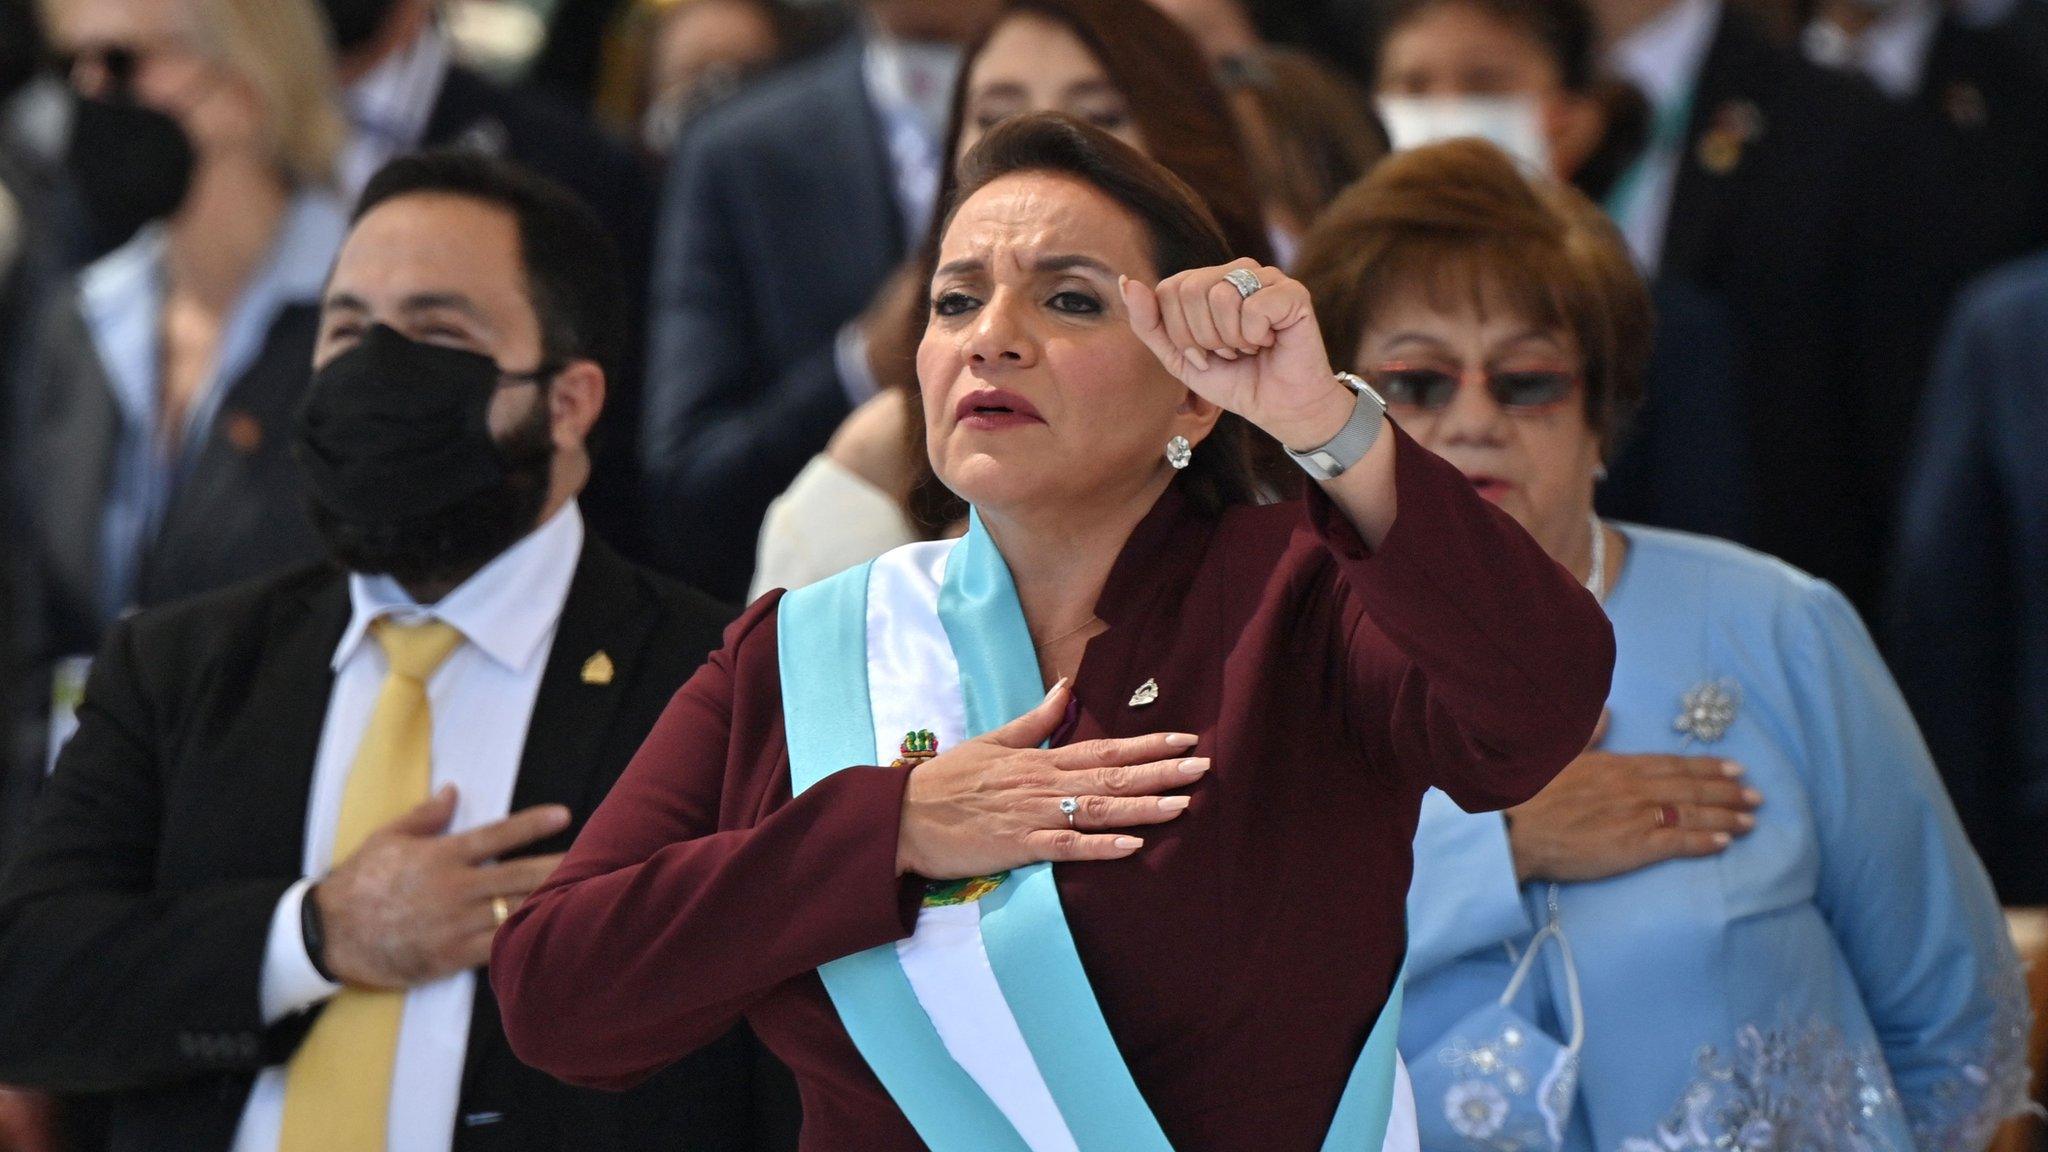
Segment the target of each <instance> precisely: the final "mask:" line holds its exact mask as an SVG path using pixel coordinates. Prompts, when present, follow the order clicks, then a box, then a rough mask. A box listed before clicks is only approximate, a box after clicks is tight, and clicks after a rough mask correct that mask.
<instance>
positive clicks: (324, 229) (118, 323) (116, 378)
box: [79, 190, 348, 441]
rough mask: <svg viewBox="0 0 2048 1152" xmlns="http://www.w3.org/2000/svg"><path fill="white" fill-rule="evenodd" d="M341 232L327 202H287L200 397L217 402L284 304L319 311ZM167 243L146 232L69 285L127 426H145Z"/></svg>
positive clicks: (336, 211)
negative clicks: (74, 288)
mask: <svg viewBox="0 0 2048 1152" xmlns="http://www.w3.org/2000/svg"><path fill="white" fill-rule="evenodd" d="M347 232H348V215H347V212H346V211H345V210H344V209H343V207H342V205H341V202H340V201H339V200H337V199H335V198H334V197H333V196H332V195H331V194H329V193H327V192H324V191H313V190H306V191H301V192H299V193H298V194H296V195H294V196H293V197H292V200H291V203H290V204H289V205H288V206H287V207H286V209H285V215H284V219H283V220H282V221H281V222H280V223H279V225H278V230H277V236H276V238H275V239H273V240H272V241H271V244H270V251H269V253H268V254H266V255H265V257H264V259H263V263H262V264H261V265H260V266H259V267H258V268H257V271H256V274H255V275H254V276H253V277H251V278H250V280H249V283H248V285H247V286H246V287H244V288H243V289H242V293H241V295H240V296H239V297H238V298H237V299H236V300H235V304H234V307H233V309H232V310H231V311H230V312H229V315H228V318H227V323H226V325H225V326H224V327H223V329H222V334H221V348H220V352H219V354H218V355H217V356H216V357H215V364H214V372H213V383H211V384H210V385H208V388H207V394H208V395H209V396H212V397H217V396H218V394H219V392H220V382H221V381H223V380H234V379H236V378H237V377H239V376H240V375H241V374H242V373H243V372H244V371H245V370H247V368H248V367H249V365H250V364H251V363H253V362H254V361H255V359H256V357H257V356H258V355H260V354H261V352H262V350H263V343H264V341H265V340H266V339H267V338H268V337H269V334H270V328H271V325H272V324H273V323H275V322H276V320H277V314H278V313H279V312H282V311H283V310H284V309H285V308H287V307H290V306H292V305H294V304H309V303H317V302H318V301H319V299H320V293H321V290H322V288H324V287H325V286H326V283H327V273H328V270H329V268H330V267H331V266H332V264H333V263H334V255H335V253H336V252H339V251H340V250H341V242H342V239H343V238H344V237H345V236H346V235H347ZM169 242H170V233H169V230H168V228H166V227H165V225H164V224H163V222H161V221H157V222H154V223H151V224H147V225H145V226H144V227H143V228H142V230H141V231H139V232H137V233H136V234H135V235H134V237H132V238H131V239H130V240H129V241H128V242H127V243H126V244H123V245H121V246H120V247H119V248H116V249H114V250H113V251H112V252H109V253H108V254H107V255H105V256H102V257H101V258H100V259H98V260H96V261H94V262H93V263H92V264H91V265H89V266H87V267H86V269H85V271H84V272H82V273H80V275H79V300H80V304H81V306H82V311H83V312H84V314H85V321H86V326H87V328H88V329H89V330H90V331H91V333H92V336H93V342H94V344H95V345H96V346H97V348H98V351H99V354H100V363H101V365H102V366H103V367H104V368H105V370H106V373H107V382H108V383H109V384H110V385H111V386H112V388H113V391H114V395H115V398H116V399H117V400H118V401H119V402H120V404H121V407H122V410H123V411H124V412H125V413H127V414H128V415H129V417H130V418H131V419H136V420H138V421H143V422H145V423H152V424H153V423H154V417H153V415H152V414H153V413H154V412H155V411H156V396H157V384H156V381H157V331H158V321H159V319H160V318H161V315H162V312H163V266H164V253H165V250H166V249H167V247H168V246H169ZM209 419H211V405H208V404H200V405H196V406H194V408H193V411H192V421H193V424H192V426H193V427H204V426H205V422H206V421H207V420H209ZM186 439H187V440H188V441H189V440H190V439H191V438H190V437H187V438H186Z"/></svg>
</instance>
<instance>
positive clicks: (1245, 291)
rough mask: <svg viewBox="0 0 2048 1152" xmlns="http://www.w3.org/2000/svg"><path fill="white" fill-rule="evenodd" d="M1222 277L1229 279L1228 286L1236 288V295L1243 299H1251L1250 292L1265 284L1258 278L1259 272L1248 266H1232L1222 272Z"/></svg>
mask: <svg viewBox="0 0 2048 1152" xmlns="http://www.w3.org/2000/svg"><path fill="white" fill-rule="evenodd" d="M1223 278H1224V279H1225V280H1228V281H1230V286H1231V287H1233V288H1235V289H1237V294H1238V297H1239V298H1240V299H1244V300H1249V299H1251V298H1252V293H1254V292H1257V291H1258V290H1259V289H1261V288H1264V287H1265V286H1266V285H1265V282H1264V281H1262V280H1260V279H1259V274H1258V273H1257V272H1254V271H1252V270H1251V269H1249V268H1233V269H1231V270H1230V271H1228V272H1226V273H1224V274H1223Z"/></svg>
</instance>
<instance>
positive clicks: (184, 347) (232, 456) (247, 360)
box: [14, 0, 346, 722]
mask: <svg viewBox="0 0 2048 1152" xmlns="http://www.w3.org/2000/svg"><path fill="white" fill-rule="evenodd" d="M42 14H43V17H44V21H45V24H46V26H47V28H48V30H49V35H50V40H51V44H52V47H53V49H54V50H55V52H56V53H57V54H58V56H59V59H60V60H61V61H62V64H63V72H64V75H65V78H66V79H67V80H68V82H69V84H70V87H71V92H72V96H73V117H72V124H73V126H72V134H71V140H70V144H69V149H68V154H67V157H66V163H67V166H68V168H69V170H70V176H71V182H72V184H73V185H74V186H75V187H76V189H77V191H78V194H79V199H80V200H81V202H82V204H83V206H84V208H85V209H86V212H87V215H88V216H89V218H90V224H91V229H92V232H93V235H94V239H95V240H96V241H97V242H98V244H99V245H101V246H102V247H111V248H112V250H111V251H109V252H108V253H107V254H106V255H105V256H102V257H101V258H100V259H98V260H97V261H95V262H93V263H92V264H90V265H89V266H87V267H86V268H85V269H84V270H83V271H82V272H80V273H79V275H78V277H77V279H76V282H75V283H74V284H73V285H71V286H69V287H68V288H66V289H64V290H62V291H59V292H57V293H56V294H55V296H54V303H53V305H52V306H51V308H50V310H49V312H48V313H47V314H46V315H45V316H44V317H43V319H42V322H41V325H40V328H39V331H38V334H37V339H36V342H35V346H34V354H33V357H32V359H31V363H30V365H29V367H28V368H27V370H26V372H25V375H24V377H23V379H22V380H21V382H20V386H21V388H22V391H23V393H24V395H23V396H22V399H21V406H20V408H19V411H21V412H22V413H23V414H24V422H25V427H24V436H23V438H22V441H21V443H22V446H23V449H22V452H21V453H20V454H19V455H18V457H17V458H16V460H15V461H14V466H15V467H16V468H17V469H19V472H18V474H17V477H16V485H17V491H18V492H19V493H20V494H21V497H20V504H21V505H22V513H23V515H24V517H25V519H26V523H24V524H21V525H18V526H17V527H16V529H15V535H14V540H15V541H16V545H15V549H14V554H15V562H16V563H17V564H18V565H20V566H22V567H23V568H25V569H26V571H24V572H21V573H20V576H21V579H20V580H19V583H18V587H19V588H20V589H21V596H20V599H19V601H18V603H17V606H16V612H17V614H18V617H19V618H18V620H17V621H16V628H15V636H16V638H17V641H18V642H19V643H20V644H21V645H22V650H21V652H20V653H19V656H20V658H21V659H22V660H23V661H24V662H25V665H26V666H27V667H29V668H31V669H34V670H35V672H34V673H33V674H32V675H34V676H35V677H36V678H37V681H38V682H39V685H44V686H46V685H48V683H49V681H47V680H42V679H41V677H42V676H44V675H47V674H48V672H49V670H50V669H52V668H53V667H54V666H55V665H56V664H57V662H58V661H59V660H60V659H61V658H64V657H67V656H69V655H70V654H73V653H83V652H89V651H91V650H92V649H93V648H94V647H95V646H96V645H97V643H98V640H99V636H100V632H101V630H102V629H104V628H105V627H106V625H108V624H109V623H111V622H112V621H113V620H115V619H116V618H117V617H119V616H120V615H121V613H123V612H124V611H126V610H127V609H129V608H131V607H134V606H138V605H146V604H151V603H156V602H159V601H163V600H168V599H172V598H175V597H179V596H183V595H188V594H191V593H196V592H200V591H204V590H207V589H211V588H215V587H219V586H221V585H224V584H228V583H232V582H234V581H237V580H240V579H243V578H246V577H250V576H254V575H257V574H259V573H262V572H265V571H268V570H270V569H273V568H276V567H279V566H282V565H284V564H287V563H292V562H296V561H299V560H302V559H307V558H310V557H313V556H317V555H319V547H318V542H317V540H316V539H315V538H314V536H313V533H312V528H311V526H310V524H308V523H307V522H306V520H305V518H304V514H303V512H302V511H301V509H300V502H299V495H298V481H297V477H296V475H295V473H294V471H293V468H292V464H291V460H290V458H289V453H288V451H287V447H286V445H287V441H288V437H287V436H285V435H284V434H283V433H284V431H285V428H286V421H287V420H288V419H289V418H290V416H291V414H292V412H293V410H294V408H295V407H296V406H297V403H298V399H299V395H300V393H301V392H302V391H303V389H304V387H305V384H306V381H307V378H308V373H309V371H310V364H311V362H312V348H313V335H314V317H315V312H316V307H317V303H318V299H319V295H320V290H321V282H322V280H323V279H324V277H325V276H326V274H327V269H328V266H329V264H330V263H331V262H332V260H333V257H334V253H335V251H336V249H337V247H338V246H339V243H340V239H341V235H342V232H343V229H344V226H345V224H346V218H345V214H344V210H343V206H342V205H341V204H340V203H339V202H338V201H337V200H336V199H334V197H333V195H332V193H331V192H330V191H329V189H330V186H331V182H332V179H333V175H334V165H335V159H336V156H337V154H338V153H339V150H340V148H341V145H342V141H343V139H344V135H345V132H346V128H345V125H344V121H343V119H342V116H341V114H340V112H339V110H338V108H337V105H336V102H335V95H334V85H333V79H332V72H331V64H330V61H329V57H328V47H327V41H326V36H325V32H324V29H323V25H322V23H321V19H320V16H319V13H318V11H317V10H316V9H315V8H314V7H313V6H312V4H311V3H310V0H44V2H43V4H42ZM76 675H77V673H76V670H75V667H74V670H73V672H72V674H71V676H69V677H67V679H71V680H75V679H76ZM32 687H34V688H35V690H31V691H29V692H26V693H24V696H25V698H27V699H29V700H31V701H32V702H40V701H48V700H49V699H51V697H50V695H48V694H47V692H48V690H47V687H40V686H34V685H32ZM59 688H60V692H59V694H58V695H59V697H60V698H61V697H62V696H63V695H64V694H65V693H64V692H62V691H61V689H62V688H63V685H59ZM37 712H38V713H40V709H37ZM36 722H40V719H39V718H38V720H37V721H36Z"/></svg>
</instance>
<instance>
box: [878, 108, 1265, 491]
mask: <svg viewBox="0 0 2048 1152" xmlns="http://www.w3.org/2000/svg"><path fill="white" fill-rule="evenodd" d="M1025 172H1040V173H1053V174H1058V175H1061V176H1067V177H1070V178H1072V179H1074V180H1076V181H1079V182H1081V183H1083V184H1086V185H1088V186H1089V187H1091V188H1094V189H1095V190H1096V191H1098V192H1100V193H1102V194H1103V195H1104V196H1107V197H1109V198H1110V199H1111V200H1114V201H1115V202H1116V203H1118V204H1120V205H1122V206H1123V207H1124V209H1126V210H1127V211H1129V212H1130V213H1131V214H1132V215H1133V216H1135V217H1137V218H1138V221H1139V223H1140V224H1141V225H1142V226H1143V227H1144V228H1145V232H1146V239H1147V241H1148V245H1147V246H1148V247H1149V248H1150V249H1151V254H1152V261H1153V268H1154V271H1155V272H1157V273H1158V275H1159V276H1160V277H1161V278H1162V279H1163V278H1165V277H1167V276H1171V275H1173V274H1175V273H1177V272H1185V271H1187V270H1188V269H1191V268H1205V267H1210V266H1212V265H1216V264H1225V263H1228V262H1229V261H1230V260H1231V259H1232V256H1231V252H1230V246H1229V244H1228V243H1227V242H1226V241H1225V240H1224V238H1223V231H1222V229H1221V228H1220V227H1218V225H1217V223H1216V218H1215V216H1214V215H1213V214H1211V213H1210V211H1209V208H1208V206H1207V205H1205V204H1203V203H1202V198H1201V197H1200V196H1197V195H1196V194H1195V191H1194V189H1192V188H1189V187H1188V186H1187V184H1186V183H1185V182H1184V181H1182V180H1181V179H1180V178H1179V177H1177V176H1175V175H1174V174H1173V173H1171V172H1169V171H1167V170H1166V169H1165V168H1164V167H1162V166H1160V165H1159V164H1157V163H1154V162H1153V161H1152V160H1150V159H1148V158H1147V157H1146V156H1145V155H1144V154H1143V153H1141V152H1139V151H1138V150H1137V149H1135V148H1132V147H1131V146H1130V145H1128V144H1125V143H1124V142H1123V141H1121V140H1118V139H1116V138H1115V137H1113V136H1111V135H1109V134H1108V133H1106V132H1104V131H1102V130H1101V129H1099V128H1095V127H1093V126H1091V125H1088V124H1084V123H1082V122H1081V121H1079V120H1076V119H1074V118H1072V117H1070V116H1063V115H1061V114H1059V113H1057V112H1040V113H1034V114H1031V115H1028V116H1017V117H1014V118H1012V119H1009V120H1005V121H1004V122H1003V123H1001V124H998V125H996V126H995V127H994V128H992V129H990V130H989V132H988V134H987V135H986V136H983V137H982V139H981V142H980V143H978V144H976V145H975V146H974V150H973V151H972V152H969V153H968V154H967V156H966V158H965V159H964V160H963V161H962V162H961V164H960V172H959V181H958V183H957V185H956V186H955V187H954V188H953V189H952V193H951V199H949V200H948V201H946V202H945V203H944V204H942V205H941V207H942V212H941V213H940V216H939V220H938V225H939V226H938V230H937V234H938V235H944V234H945V229H946V226H947V225H948V224H950V223H951V221H952V219H953V216H954V214H955V213H957V212H958V211H959V210H960V206H961V205H962V204H965V203H966V202H967V201H968V200H969V199H970V198H972V197H973V195H974V194H975V193H976V192H979V191H981V190H982V189H983V188H986V187H988V186H989V185H990V184H993V183H995V182H996V181H998V180H1001V179H1002V178H1004V177H1006V176H1014V175H1017V174H1019V173H1025ZM931 258H932V259H935V258H936V246H934V248H933V250H932V257H931ZM925 272H926V277H925V279H926V281H927V282H929V281H930V279H931V276H930V272H931V267H930V259H928V260H927V264H926V268H925ZM912 407H913V408H916V409H919V411H918V413H917V415H918V420H917V424H918V427H919V429H920V430H921V429H922V428H923V426H924V423H923V413H922V411H921V403H920V404H918V405H913V406H912ZM1160 447H1161V450H1162V451H1163V450H1164V448H1165V445H1163V444H1162V445H1161V446H1160ZM918 449H919V452H920V454H922V453H923V449H924V445H923V441H922V437H921V436H920V438H919V444H918ZM1278 451H1279V448H1278V445H1276V444H1275V443H1274V442H1273V440H1272V439H1271V438H1270V437H1268V436H1266V435H1264V434H1263V433H1261V432H1259V431H1258V430H1256V429H1254V428H1253V427H1252V426H1251V425H1250V424H1249V423H1247V422H1246V421H1245V420H1244V419H1243V418H1241V417H1239V416H1237V415H1235V414H1233V413H1229V412H1225V413H1223V414H1222V415H1221V416H1220V417H1219V418H1218V419H1217V421H1216V426H1215V428H1214V429H1212V430H1211V431H1210V433H1209V436H1208V438H1207V439H1205V440H1204V441H1202V444H1201V446H1200V447H1199V448H1198V449H1196V451H1195V454H1194V458H1193V460H1192V461H1191V462H1190V463H1189V464H1188V466H1187V468H1186V469H1185V470H1184V471H1183V472H1182V473H1181V474H1180V477H1179V479H1178V481H1177V483H1178V484H1179V485H1180V490H1181V492H1182V493H1183V494H1185V495H1186V496H1187V497H1188V499H1189V500H1190V501H1192V502H1193V503H1194V505H1195V506H1196V507H1197V508H1200V509H1202V510H1204V511H1207V512H1210V513H1214V512H1217V511H1220V510H1221V509H1223V508H1224V507H1225V506H1227V505H1230V504H1242V503H1247V502H1250V501H1252V500H1255V499H1257V498H1258V496H1259V480H1258V478H1259V476H1260V475H1262V474H1263V472H1264V468H1263V465H1264V463H1265V461H1267V460H1269V459H1271V458H1272V457H1273V456H1276V455H1277V454H1278ZM926 467H927V468H929V463H928V462H927V464H926ZM934 480H936V478H934ZM940 491H942V492H943V491H945V490H944V489H943V488H941V489H940ZM923 498H924V499H926V500H927V501H929V502H930V503H929V504H928V505H927V506H925V507H914V509H913V510H914V511H916V512H918V513H919V514H921V515H931V516H935V517H939V519H934V520H932V521H931V522H930V524H931V526H933V527H937V526H939V525H942V524H950V523H952V522H953V521H955V520H957V519H958V518H959V517H961V516H964V515H966V514H967V509H966V505H965V503H963V502H961V501H960V499H959V497H957V496H954V495H953V494H952V493H950V492H946V493H945V498H940V497H938V495H937V494H936V493H931V492H926V493H924V496H923ZM914 500H915V498H914ZM949 501H950V502H949Z"/></svg>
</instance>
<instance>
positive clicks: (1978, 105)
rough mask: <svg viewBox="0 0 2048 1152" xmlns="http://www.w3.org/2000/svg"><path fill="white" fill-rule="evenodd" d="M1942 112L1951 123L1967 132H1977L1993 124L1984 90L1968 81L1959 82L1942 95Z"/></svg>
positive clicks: (1950, 86)
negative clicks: (1946, 114)
mask: <svg viewBox="0 0 2048 1152" xmlns="http://www.w3.org/2000/svg"><path fill="white" fill-rule="evenodd" d="M1941 110H1942V111H1944V112H1946V113H1948V118H1949V120H1950V122H1952V123H1953V124H1955V126H1956V127H1958V128H1961V129H1962V130H1964V131H1965V132H1975V131H1977V130H1978V129H1980V128H1982V127H1984V125H1986V124H1988V123H1990V122H1991V108H1990V106H1989V105H1988V104H1986V103H1985V102H1984V90H1983V89H1982V88H1979V87H1977V86H1976V85H1975V84H1972V83H1970V82H1969V81H1968V80H1958V81H1956V82H1955V83H1954V84H1951V85H1949V86H1948V90H1947V91H1946V92H1943V93H1942V94H1941Z"/></svg>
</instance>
